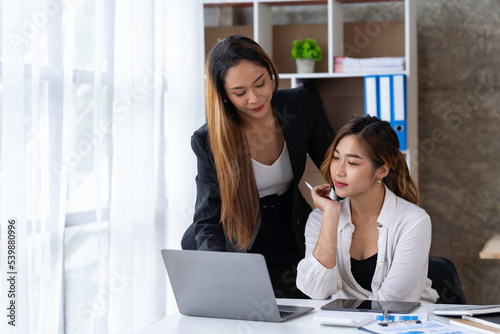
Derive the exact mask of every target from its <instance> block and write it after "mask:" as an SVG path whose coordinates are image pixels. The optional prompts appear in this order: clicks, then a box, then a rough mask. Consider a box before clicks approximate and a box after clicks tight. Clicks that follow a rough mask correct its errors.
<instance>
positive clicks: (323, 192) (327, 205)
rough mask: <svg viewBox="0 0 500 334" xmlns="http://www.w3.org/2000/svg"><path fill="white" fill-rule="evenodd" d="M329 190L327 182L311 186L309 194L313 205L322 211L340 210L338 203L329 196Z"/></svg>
mask: <svg viewBox="0 0 500 334" xmlns="http://www.w3.org/2000/svg"><path fill="white" fill-rule="evenodd" d="M330 190H331V188H330V185H329V184H327V183H325V184H322V185H319V186H316V187H314V188H312V189H311V196H312V199H313V201H314V205H315V206H316V207H317V208H318V209H320V210H321V211H323V212H327V211H331V210H334V211H338V212H340V203H339V201H335V200H332V199H331V198H330V196H329V195H330Z"/></svg>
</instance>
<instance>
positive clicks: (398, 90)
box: [390, 74, 406, 150]
mask: <svg viewBox="0 0 500 334" xmlns="http://www.w3.org/2000/svg"><path fill="white" fill-rule="evenodd" d="M392 110H393V114H392V116H393V117H392V121H391V122H390V123H391V126H392V127H393V129H394V130H395V131H396V133H397V135H398V139H399V149H400V150H406V80H405V76H404V75H403V74H397V75H393V76H392Z"/></svg>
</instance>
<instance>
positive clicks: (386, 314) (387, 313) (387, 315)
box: [384, 309, 389, 323]
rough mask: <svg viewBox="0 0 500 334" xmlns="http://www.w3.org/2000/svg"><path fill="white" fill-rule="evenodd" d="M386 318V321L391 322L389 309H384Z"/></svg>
mask: <svg viewBox="0 0 500 334" xmlns="http://www.w3.org/2000/svg"><path fill="white" fill-rule="evenodd" d="M384 320H385V322H386V323H388V322H389V310H387V309H386V310H384Z"/></svg>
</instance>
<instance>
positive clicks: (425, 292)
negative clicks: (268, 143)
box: [297, 187, 438, 303]
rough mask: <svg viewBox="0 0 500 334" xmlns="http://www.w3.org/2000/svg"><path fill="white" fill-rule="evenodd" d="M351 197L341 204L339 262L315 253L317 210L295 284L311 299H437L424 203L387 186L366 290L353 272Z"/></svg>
mask: <svg viewBox="0 0 500 334" xmlns="http://www.w3.org/2000/svg"><path fill="white" fill-rule="evenodd" d="M349 203H350V202H349V198H346V199H344V200H342V201H341V204H342V208H341V211H340V219H339V226H338V235H337V264H336V266H335V267H334V268H332V269H327V268H325V267H324V266H323V265H322V264H321V263H320V262H319V261H318V260H316V258H315V257H314V256H313V254H312V252H313V250H314V248H315V246H316V242H317V241H318V237H319V232H320V230H321V224H322V217H323V212H321V211H320V210H319V209H315V210H314V211H313V212H311V214H310V215H309V219H308V220H307V224H306V230H305V238H306V257H305V258H304V259H302V260H301V261H300V262H299V265H298V268H297V271H298V273H297V287H298V288H299V289H300V290H301V291H303V292H304V293H305V294H306V295H308V296H309V297H311V298H313V299H325V298H328V297H330V296H332V295H333V299H337V298H352V299H372V300H389V301H393V300H394V301H423V302H431V303H434V302H436V300H437V299H438V294H437V292H436V291H435V290H434V289H432V288H431V284H432V282H431V280H430V279H428V278H427V270H428V262H429V249H430V245H431V232H432V231H431V219H430V217H429V215H428V214H427V213H426V212H425V210H423V209H422V208H420V207H418V206H417V205H415V204H412V203H410V202H408V201H406V200H404V199H402V198H401V197H398V196H396V195H395V194H394V193H393V192H391V191H390V190H389V189H388V188H387V187H386V188H385V198H384V204H383V206H382V210H381V211H380V215H379V216H378V219H377V221H378V223H379V224H378V233H379V243H378V255H377V266H376V268H375V273H374V275H373V280H372V285H371V288H372V292H370V291H368V290H365V289H363V288H362V287H361V286H360V285H359V284H358V283H357V282H356V280H355V279H354V277H353V276H352V273H351V255H350V254H349V249H350V248H351V238H352V233H353V232H354V225H353V224H352V221H351V208H350V204H349Z"/></svg>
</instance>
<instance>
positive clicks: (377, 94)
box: [364, 74, 407, 150]
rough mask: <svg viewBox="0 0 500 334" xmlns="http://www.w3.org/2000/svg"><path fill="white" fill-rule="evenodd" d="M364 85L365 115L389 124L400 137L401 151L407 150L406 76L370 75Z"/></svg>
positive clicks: (365, 79) (365, 78)
mask: <svg viewBox="0 0 500 334" xmlns="http://www.w3.org/2000/svg"><path fill="white" fill-rule="evenodd" d="M364 84H365V85H364V87H365V114H370V115H372V116H377V117H378V118H380V119H381V120H383V121H387V122H389V123H390V124H391V126H392V128H393V129H394V130H395V131H396V134H397V135H398V140H399V149H400V150H406V147H407V145H406V77H405V75H404V74H396V75H378V76H377V75H369V76H365V77H364Z"/></svg>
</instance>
